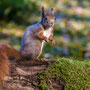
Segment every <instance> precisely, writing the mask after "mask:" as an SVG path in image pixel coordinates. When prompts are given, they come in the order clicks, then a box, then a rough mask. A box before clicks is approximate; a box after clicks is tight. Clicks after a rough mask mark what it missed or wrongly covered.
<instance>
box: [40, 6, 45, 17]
mask: <svg viewBox="0 0 90 90" xmlns="http://www.w3.org/2000/svg"><path fill="white" fill-rule="evenodd" d="M41 15H42V17H44V16H45V10H44V7H43V6H42V7H41Z"/></svg>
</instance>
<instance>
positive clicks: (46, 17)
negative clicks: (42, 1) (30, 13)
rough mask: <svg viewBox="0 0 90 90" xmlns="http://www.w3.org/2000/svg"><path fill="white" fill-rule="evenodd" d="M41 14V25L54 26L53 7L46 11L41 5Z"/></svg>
mask: <svg viewBox="0 0 90 90" xmlns="http://www.w3.org/2000/svg"><path fill="white" fill-rule="evenodd" d="M41 15H42V20H41V21H42V25H43V27H44V28H50V27H53V26H54V22H55V16H54V9H53V8H51V9H50V11H49V12H48V13H46V11H45V10H44V7H43V6H42V7H41Z"/></svg>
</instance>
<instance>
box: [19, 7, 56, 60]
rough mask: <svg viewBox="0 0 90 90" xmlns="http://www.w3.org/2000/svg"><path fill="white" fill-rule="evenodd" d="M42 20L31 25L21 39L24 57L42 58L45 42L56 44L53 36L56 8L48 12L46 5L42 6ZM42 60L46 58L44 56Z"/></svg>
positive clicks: (21, 50)
mask: <svg viewBox="0 0 90 90" xmlns="http://www.w3.org/2000/svg"><path fill="white" fill-rule="evenodd" d="M41 15H42V18H41V20H40V21H39V22H38V23H36V24H34V25H31V26H29V27H28V28H27V30H26V31H25V33H24V35H23V38H22V40H21V49H20V52H21V55H22V57H23V58H25V59H26V58H27V59H35V60H40V59H39V56H40V54H41V52H42V49H43V46H44V43H45V42H49V41H51V42H52V44H55V40H54V38H53V26H54V22H55V16H54V10H53V8H51V10H50V12H48V13H46V12H45V10H44V7H41ZM41 60H46V59H45V58H42V59H41Z"/></svg>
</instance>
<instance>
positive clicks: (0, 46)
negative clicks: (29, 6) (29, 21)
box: [0, 7, 55, 85]
mask: <svg viewBox="0 0 90 90" xmlns="http://www.w3.org/2000/svg"><path fill="white" fill-rule="evenodd" d="M41 10H42V11H41V14H42V18H41V21H40V22H38V23H37V24H34V25H32V26H30V27H28V28H27V30H26V31H25V33H24V35H23V37H22V41H21V49H20V51H18V50H16V49H14V48H13V47H12V46H11V45H9V44H5V43H0V85H1V84H3V82H4V81H5V77H6V76H7V75H9V67H10V63H9V60H8V59H10V58H15V59H16V60H18V59H19V60H20V59H36V60H40V59H39V56H40V54H41V52H42V49H43V46H44V43H45V42H48V41H51V42H52V44H55V40H54V39H53V26H54V22H55V16H54V10H53V8H51V10H50V12H49V13H46V12H45V10H44V7H42V8H41Z"/></svg>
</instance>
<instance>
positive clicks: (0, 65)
mask: <svg viewBox="0 0 90 90" xmlns="http://www.w3.org/2000/svg"><path fill="white" fill-rule="evenodd" d="M7 75H9V61H8V57H7V56H6V54H5V52H4V51H3V50H0V85H2V84H3V83H4V81H5V77H6V76H7Z"/></svg>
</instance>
